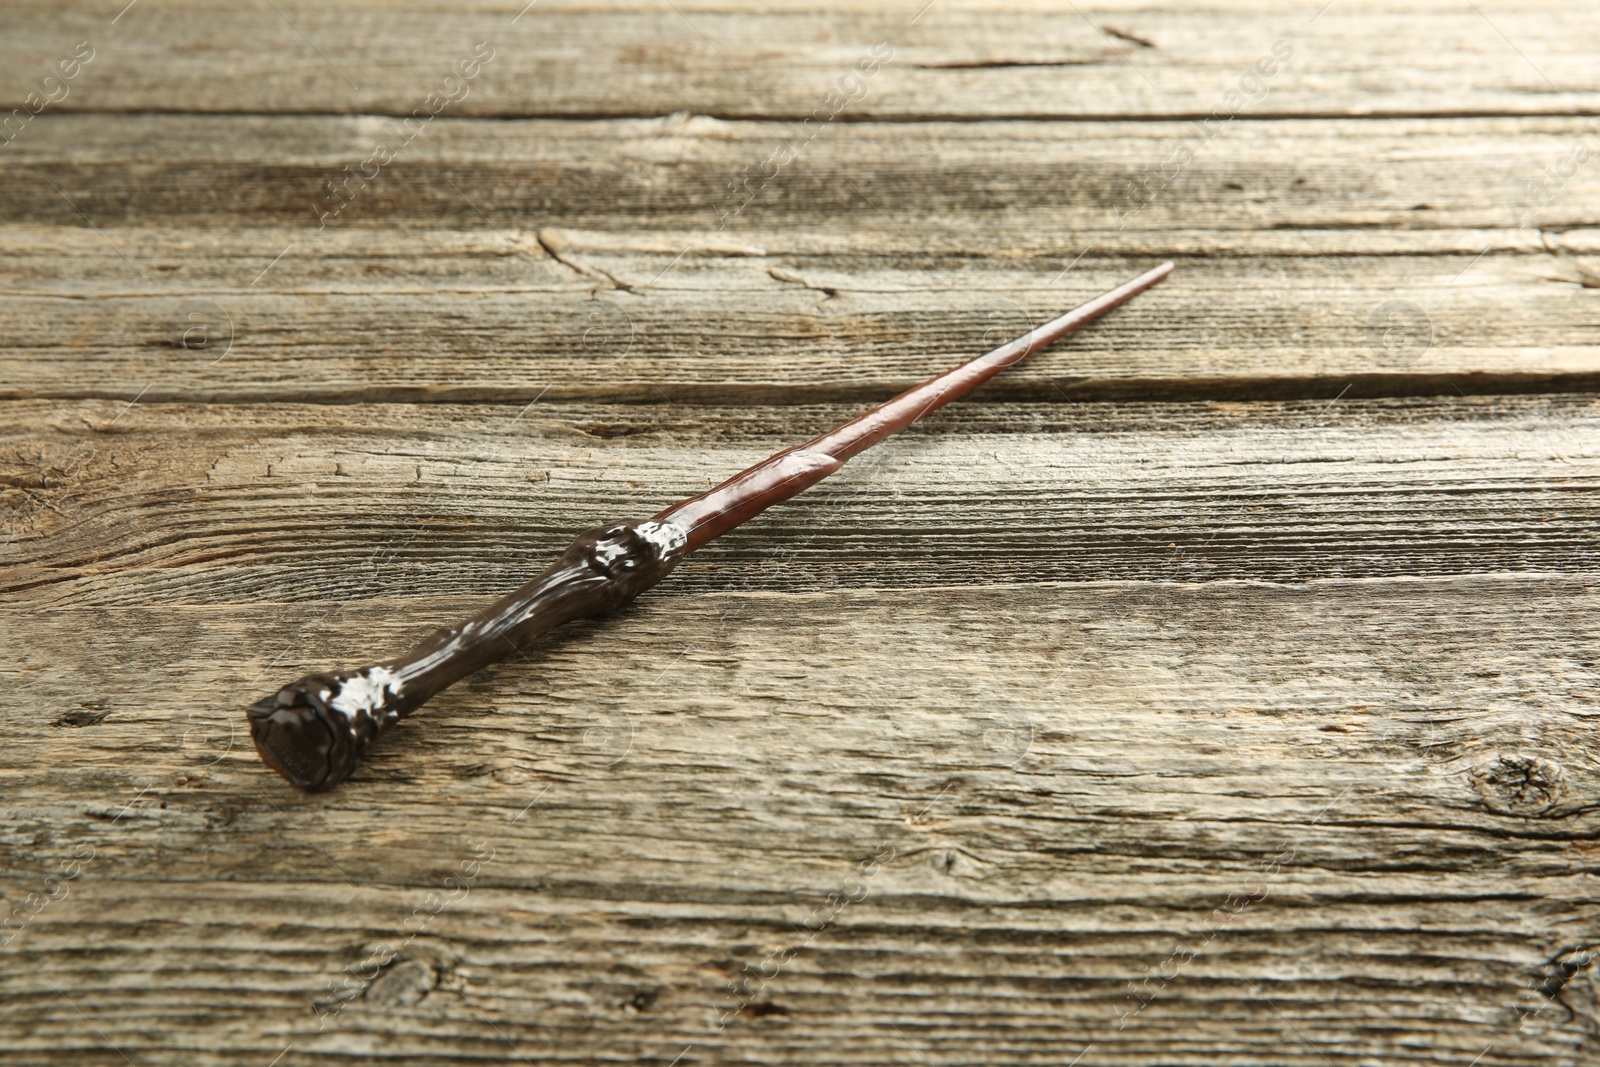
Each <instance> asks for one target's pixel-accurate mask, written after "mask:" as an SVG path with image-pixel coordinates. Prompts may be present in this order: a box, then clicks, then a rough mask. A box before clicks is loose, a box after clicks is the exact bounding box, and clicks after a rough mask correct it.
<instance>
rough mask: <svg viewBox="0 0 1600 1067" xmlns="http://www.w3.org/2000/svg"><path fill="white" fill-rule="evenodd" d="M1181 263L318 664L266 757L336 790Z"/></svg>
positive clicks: (267, 744) (310, 784)
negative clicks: (520, 669)
mask: <svg viewBox="0 0 1600 1067" xmlns="http://www.w3.org/2000/svg"><path fill="white" fill-rule="evenodd" d="M1171 273H1172V264H1171V263H1163V264H1161V266H1159V267H1156V268H1155V269H1154V270H1151V271H1147V272H1146V273H1144V274H1141V275H1139V277H1137V278H1135V279H1133V280H1132V281H1130V282H1127V283H1126V284H1124V285H1119V286H1118V287H1117V288H1115V289H1112V290H1111V291H1110V292H1108V293H1104V294H1102V295H1101V296H1097V297H1095V298H1094V299H1093V300H1091V301H1089V302H1088V303H1087V304H1084V305H1083V306H1082V307H1079V308H1075V309H1073V310H1072V311H1069V312H1067V313H1066V314H1065V315H1063V316H1061V317H1060V318H1059V319H1056V320H1055V321H1053V322H1048V323H1046V324H1045V325H1043V326H1040V327H1039V328H1038V329H1036V330H1034V331H1032V332H1031V333H1028V334H1025V335H1023V336H1022V337H1019V338H1017V339H1016V340H1015V341H1012V342H1011V343H1010V344H1006V345H1002V346H1000V347H999V348H997V349H995V350H994V351H993V352H990V353H988V354H987V355H983V356H979V357H978V358H977V359H974V360H972V361H971V362H970V363H964V364H962V365H961V366H959V367H957V368H955V369H954V370H952V371H947V372H946V373H944V374H941V375H939V376H938V377H937V378H932V379H930V380H928V381H926V382H923V383H922V384H921V385H919V386H917V387H915V388H913V389H908V390H906V391H905V392H904V393H901V394H900V395H899V396H897V397H895V398H894V399H893V400H891V401H889V402H888V403H886V404H883V405H881V406H879V407H875V408H873V409H872V410H871V411H869V412H867V413H866V414H864V415H860V416H857V417H856V418H854V419H851V420H850V421H849V422H847V423H845V424H844V425H843V426H840V427H838V428H837V429H834V430H830V431H828V432H827V433H825V434H823V435H822V436H821V437H818V438H816V439H815V440H812V441H807V442H806V443H805V444H803V445H798V446H796V447H794V448H786V449H784V450H783V451H782V452H779V453H778V454H777V455H775V456H773V457H771V458H770V459H766V460H763V461H762V462H760V463H757V464H756V465H755V466H754V467H751V468H750V469H749V470H746V471H741V472H740V473H738V474H735V475H734V476H733V477H732V478H729V479H728V480H727V481H725V482H723V483H722V484H721V485H719V486H717V487H716V488H715V489H712V490H710V491H708V492H705V493H701V494H700V495H699V496H695V497H690V498H689V499H688V500H684V501H680V502H679V503H677V504H673V505H672V506H671V507H669V508H667V509H666V510H664V511H660V512H657V513H656V514H655V515H653V516H651V517H650V518H648V519H637V520H627V521H622V522H614V523H610V524H608V525H605V526H596V527H595V528H594V529H592V530H588V531H585V532H584V533H582V534H580V535H579V536H578V539H577V540H576V541H574V542H573V543H572V546H571V547H570V548H568V549H567V550H566V552H564V553H562V555H561V558H560V559H558V560H556V561H555V563H553V564H551V565H550V568H549V569H548V570H546V571H545V572H544V573H543V574H541V575H539V576H538V577H537V578H535V579H534V580H533V581H531V582H529V583H528V584H527V585H524V586H523V587H522V588H520V589H518V590H516V591H515V592H513V593H511V594H509V595H507V596H505V597H502V598H501V599H499V600H497V601H495V602H494V603H493V604H490V605H489V606H488V607H486V608H484V609H483V610H482V611H480V612H479V613H478V614H476V615H474V616H473V617H472V618H470V619H468V620H467V621H466V622H464V623H461V624H460V625H458V626H449V627H446V628H445V629H442V630H437V631H435V632H434V633H433V634H432V635H431V636H429V637H428V638H427V639H425V640H424V641H422V642H421V643H420V644H418V645H417V646H416V647H415V648H413V649H411V651H409V652H407V653H405V654H404V655H402V656H398V657H396V658H394V659H388V660H384V661H383V662H382V663H379V664H377V665H375V666H372V667H362V668H360V669H359V670H350V671H335V672H332V673H328V674H311V675H307V676H306V677H304V678H301V679H300V680H299V681H297V682H294V683H292V684H290V685H287V686H284V687H283V688H282V689H280V690H278V692H277V693H275V694H273V695H272V696H269V697H266V698H265V699H263V700H261V701H259V702H258V703H256V704H254V705H252V706H251V708H250V712H249V714H250V732H251V735H252V736H253V737H254V738H255V743H256V751H257V752H259V753H261V758H262V759H263V760H265V761H266V762H267V765H268V766H269V767H271V768H272V769H273V770H275V771H277V772H278V773H279V774H281V775H283V776H284V777H285V778H287V779H288V780H289V781H291V782H293V783H294V784H295V785H297V786H299V787H300V788H301V789H309V790H321V789H332V788H333V787H334V786H336V785H338V784H339V783H340V782H343V781H344V780H345V779H346V778H349V777H350V775H351V774H352V773H353V772H354V771H355V769H356V767H357V765H358V764H359V763H360V762H361V757H362V755H363V754H364V753H365V752H366V750H367V746H368V745H370V744H372V742H373V741H374V740H375V739H376V738H377V736H378V735H379V734H380V733H381V732H383V730H384V729H385V728H386V727H388V726H389V725H390V724H391V723H393V722H396V721H398V720H399V719H403V718H405V717H406V716H407V715H409V714H411V712H413V711H415V710H416V709H417V708H418V707H420V706H421V705H422V704H423V703H425V702H426V701H427V700H428V699H430V698H431V697H432V696H433V695H434V694H436V693H438V692H440V691H442V690H444V689H446V688H448V687H449V686H451V685H454V684H455V683H456V682H458V681H460V680H461V679H462V678H464V677H466V676H467V675H469V674H471V673H472V672H473V671H476V670H479V669H481V668H483V667H485V666H487V665H489V664H491V663H494V662H496V661H498V660H502V659H504V658H506V657H507V656H509V655H511V654H512V653H513V652H515V651H517V650H518V649H520V648H522V647H523V646H524V645H526V644H528V643H529V642H530V641H532V640H533V639H534V638H536V637H539V636H540V635H541V634H544V633H546V632H548V631H549V630H551V629H553V628H555V627H557V626H559V625H561V624H562V623H564V622H570V621H571V620H573V619H577V618H582V617H584V616H586V615H599V614H603V613H605V612H608V611H614V610H616V609H617V608H620V607H622V606H623V605H624V604H627V603H628V602H629V601H631V600H633V598H635V597H637V596H638V595H639V594H640V593H643V592H644V591H645V590H646V589H649V588H650V587H651V586H653V585H655V584H656V583H657V582H659V581H661V579H663V578H665V577H666V576H667V575H668V574H670V573H671V572H672V569H673V568H674V567H676V566H677V565H678V564H679V563H681V562H683V560H684V557H686V556H688V554H689V553H691V552H693V551H694V550H695V549H697V548H700V547H701V546H703V545H705V544H707V543H709V542H711V541H712V540H714V539H716V538H718V537H721V536H722V535H723V534H725V533H727V532H728V531H729V530H732V529H733V528H734V527H736V526H738V525H740V524H741V523H743V522H745V521H746V520H748V519H750V518H752V517H754V516H756V515H759V514H760V513H761V512H763V511H765V510H766V509H767V508H769V507H771V506H772V505H773V504H776V503H778V502H780V501H783V500H787V499H789V498H790V497H792V496H794V495H795V494H796V493H799V492H800V491H802V490H804V489H808V488H810V487H811V486H813V485H815V484H817V483H818V482H820V481H822V479H824V478H826V477H827V476H828V475H830V474H832V473H833V472H834V471H836V470H838V469H839V468H840V467H842V466H844V464H845V462H846V461H847V460H849V459H850V457H852V456H854V455H855V454H856V453H857V452H861V451H863V450H865V449H867V448H870V447H872V446H873V445H875V444H877V443H878V442H879V441H882V440H883V439H884V438H885V437H888V436H889V435H890V434H893V433H895V432H896V431H898V430H902V429H904V428H905V427H907V426H909V425H911V424H912V423H913V422H916V421H917V420H918V419H920V418H922V416H924V415H926V414H928V413H929V412H930V411H934V410H936V409H938V408H940V407H943V406H944V405H945V404H948V403H949V402H950V401H952V400H954V399H956V398H957V397H960V396H965V395H966V394H967V393H968V392H970V391H971V390H972V389H974V388H975V387H977V386H978V385H979V384H981V383H983V382H985V381H987V380H988V379H990V378H992V377H994V376H995V375H996V374H999V373H1000V372H1001V371H1002V370H1004V369H1005V368H1007V367H1009V366H1012V365H1013V364H1016V363H1020V362H1022V361H1023V360H1024V359H1026V358H1027V357H1028V356H1029V355H1031V354H1032V353H1033V352H1035V351H1037V350H1039V349H1040V348H1043V347H1044V346H1045V345H1048V344H1050V343H1051V342H1052V341H1054V340H1056V339H1057V338H1059V337H1062V336H1064V335H1066V334H1069V333H1071V332H1072V331H1073V330H1076V329H1077V328H1078V327H1080V326H1082V325H1083V324H1084V323H1087V322H1092V321H1093V320H1095V319H1097V318H1099V317H1100V316H1101V315H1104V314H1105V313H1106V312H1108V311H1110V310H1111V309H1112V308H1114V307H1116V306H1117V305H1119V304H1121V303H1122V302H1123V301H1125V300H1128V299H1130V298H1131V297H1133V296H1135V295H1136V294H1138V293H1141V292H1143V291H1144V290H1146V289H1148V288H1150V287H1151V286H1152V285H1155V284H1156V283H1157V282H1159V281H1161V280H1162V279H1163V278H1165V277H1166V276H1167V275H1168V274H1171Z"/></svg>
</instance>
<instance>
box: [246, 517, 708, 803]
mask: <svg viewBox="0 0 1600 1067" xmlns="http://www.w3.org/2000/svg"><path fill="white" fill-rule="evenodd" d="M686 545H687V534H686V532H685V531H684V530H683V528H682V527H680V526H675V525H673V524H671V523H660V522H655V521H653V520H637V521H630V522H620V523H612V524H610V525H607V526H597V527H595V528H594V529H592V530H587V531H585V532H584V533H582V534H580V535H579V536H578V539H577V540H576V541H574V542H573V543H572V544H571V545H570V546H569V547H568V548H567V550H566V551H565V552H563V553H562V554H561V558H560V559H558V560H556V561H555V563H553V564H551V565H550V566H549V567H548V568H547V569H546V570H545V571H544V573H542V574H540V575H539V576H538V577H537V578H535V579H533V580H532V581H531V582H528V583H527V584H526V585H524V586H522V587H521V588H519V589H517V590H516V591H515V592H513V593H511V594H509V595H508V596H504V597H502V598H500V599H499V600H497V601H495V602H494V603H493V604H490V605H489V606H488V607H487V608H484V609H483V610H482V611H480V612H478V614H476V615H474V616H473V617H472V618H470V619H468V620H467V621H466V622H463V623H461V624H459V625H456V626H447V627H445V628H443V629H440V630H435V631H434V632H433V633H432V634H430V635H429V636H428V637H426V638H424V639H423V640H422V641H421V642H419V643H418V644H417V645H415V646H414V647H413V648H412V649H411V650H410V651H409V652H407V653H405V654H404V655H402V656H398V657H396V658H394V659H389V660H384V661H383V662H382V663H378V664H374V665H373V666H371V667H363V668H360V669H358V670H347V671H336V672H331V673H323V674H311V675H307V676H306V677H304V678H301V679H300V680H298V681H296V682H292V683H290V684H289V685H286V686H284V687H283V688H282V689H280V690H278V692H276V693H274V694H273V695H272V696H269V697H266V698H265V699H263V700H261V701H258V702H257V703H256V704H254V705H252V706H251V708H250V711H249V715H250V734H251V737H253V738H254V739H255V744H256V751H257V752H259V753H260V755H261V758H262V759H263V760H264V761H265V762H266V763H267V765H268V766H270V767H271V768H272V769H273V770H275V771H277V772H278V773H279V774H281V775H282V776H283V777H284V778H286V779H288V780H289V781H290V782H292V783H293V784H295V785H297V786H299V787H300V788H301V789H305V790H309V791H312V792H318V791H321V790H324V789H332V788H333V787H334V786H336V785H338V784H339V783H340V782H343V781H344V780H345V779H347V778H349V777H350V775H351V774H352V773H354V772H355V769H356V767H358V766H359V765H360V763H361V757H362V756H363V755H364V754H365V753H366V750H367V748H368V746H370V745H371V744H372V742H373V741H375V740H377V738H378V735H379V734H380V733H382V732H383V731H384V729H386V728H387V727H389V726H390V725H392V724H394V723H395V722H398V721H399V720H400V719H403V718H405V717H406V716H407V715H409V714H411V712H413V711H415V710H416V709H417V708H419V707H421V706H422V705H423V704H424V703H426V702H427V701H428V700H429V699H431V698H432V697H433V696H435V695H436V694H438V693H440V692H442V691H443V690H445V689H447V688H449V687H450V686H451V685H454V684H455V683H456V682H458V681H460V680H461V679H462V678H464V677H466V676H467V675H468V674H471V673H472V672H473V671H476V670H479V669H480V668H483V667H486V666H488V665H489V664H491V663H495V662H498V661H499V660H502V659H505V658H506V657H507V656H509V655H511V654H512V653H513V652H517V651H519V650H520V649H521V648H523V647H524V646H526V645H527V644H528V643H529V642H531V641H533V640H534V639H535V638H537V637H540V636H541V635H543V634H545V633H548V632H549V631H551V630H553V629H555V628H556V627H557V626H560V625H561V624H562V623H564V622H571V621H572V620H573V619H578V618H583V617H585V616H589V615H601V614H604V613H606V612H609V611H615V610H616V609H617V608H620V607H622V606H623V605H624V604H627V603H629V602H630V601H632V600H633V599H634V598H635V597H637V596H638V595H639V594H641V593H643V592H644V591H645V590H647V589H649V588H650V587H651V586H653V585H655V584H656V583H657V582H659V581H661V579H663V578H665V577H666V576H667V575H668V574H670V573H671V572H672V569H673V568H674V567H676V566H677V565H678V563H679V562H680V561H681V560H682V559H683V557H684V554H685V552H684V549H685V547H686Z"/></svg>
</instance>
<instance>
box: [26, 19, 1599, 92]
mask: <svg viewBox="0 0 1600 1067" xmlns="http://www.w3.org/2000/svg"><path fill="white" fill-rule="evenodd" d="M120 6H121V5H119V4H107V5H88V4H82V3H76V4H54V3H41V2H39V0H25V2H23V3H19V4H13V5H10V9H11V10H12V11H14V12H15V15H14V16H13V17H14V18H16V20H17V22H18V24H19V25H18V30H17V32H13V33H9V34H7V35H6V39H5V41H4V44H3V46H0V70H3V71H5V74H4V76H3V78H0V99H7V100H11V99H15V100H18V101H20V100H21V99H22V98H23V97H24V96H25V94H26V93H27V92H28V91H30V89H32V88H34V86H35V83H36V82H37V80H38V78H39V77H40V76H42V75H44V74H46V73H48V71H49V69H50V64H51V63H53V62H54V61H55V60H56V59H58V58H60V57H61V56H65V55H69V54H71V52H72V49H73V46H74V45H76V44H77V43H78V42H79V41H82V40H88V41H90V42H91V44H92V45H93V46H94V47H95V49H96V55H95V58H94V60H93V61H92V62H91V63H90V64H89V65H88V66H87V67H85V68H84V70H83V72H82V74H81V75H80V76H79V77H78V78H77V79H75V80H74V82H73V83H72V88H71V91H70V93H69V95H68V96H67V97H66V98H65V99H64V100H62V101H61V102H60V106H61V107H62V108H63V109H69V110H95V111H126V112H149V111H203V112H243V113H254V112H263V111H264V112H271V113H278V114H282V113H321V114H326V113H354V114H389V115H408V114H410V113H411V112H412V110H413V109H414V108H418V107H421V106H423V104H424V101H425V99H426V97H427V94H428V93H430V92H433V91H436V90H440V89H441V85H442V80H443V78H444V77H445V76H447V75H448V74H449V73H450V72H451V70H452V69H454V67H455V65H456V64H457V63H458V62H459V61H460V60H462V59H463V58H464V57H467V56H470V55H471V54H472V51H473V46H474V45H475V44H476V43H477V42H480V41H484V42H491V43H492V46H493V47H494V49H495V52H494V58H493V59H492V60H491V61H490V62H489V63H488V64H487V65H486V66H485V67H484V68H483V70H482V72H481V73H480V74H479V75H478V76H477V77H476V78H475V79H473V80H472V81H471V83H470V91H469V92H468V94H467V95H466V96H465V98H464V99H461V100H459V102H457V103H455V104H453V105H452V106H451V110H452V111H453V112H454V113H456V114H462V115H485V116H495V117H506V116H518V117H521V116H529V115H541V116H566V115H582V116H594V115H605V116H613V117H624V116H637V115H641V114H645V115H664V114H667V113H669V112H673V111H692V112H695V113H697V114H710V115H717V116H721V117H729V118H787V119H796V120H798V119H803V118H804V117H806V116H808V115H811V114H813V113H814V112H815V111H816V110H818V109H819V108H822V107H824V106H825V102H826V100H827V98H828V96H829V94H830V93H834V92H838V91H839V79H840V78H841V77H843V76H845V75H846V74H848V73H849V71H850V70H851V69H852V68H853V67H854V65H855V64H856V63H857V62H858V61H859V60H860V59H861V58H862V57H863V56H866V55H868V54H869V53H870V51H871V49H872V47H873V45H874V44H876V43H877V42H880V41H882V42H886V43H888V44H889V45H891V46H892V47H893V49H894V52H893V59H892V61H890V62H889V63H888V64H887V65H886V66H884V67H883V68H882V69H881V70H880V72H879V73H878V74H877V75H876V76H875V77H873V78H872V79H871V80H870V81H869V82H868V83H867V87H868V88H867V92H866V95H865V96H864V97H862V98H860V99H859V100H857V101H855V102H854V103H852V104H851V105H850V106H849V107H848V108H847V109H846V110H845V111H844V114H845V115H847V116H848V117H850V118H854V119H889V120H897V121H899V120H907V119H923V118H928V117H938V118H956V119H990V118H1018V117H1047V118H1071V119H1085V118H1088V119H1094V118H1107V117H1119V116H1140V117H1173V116H1179V117H1184V118H1189V117H1203V116H1206V115H1209V114H1211V113H1212V111H1213V109H1215V108H1218V107H1219V106H1222V105H1223V103H1224V100H1225V96H1226V94H1227V93H1228V92H1229V91H1232V90H1235V89H1236V88H1237V85H1238V82H1239V79H1240V78H1241V77H1242V76H1244V75H1246V74H1247V73H1248V72H1249V71H1250V70H1251V69H1252V68H1253V67H1254V65H1255V64H1256V63H1257V61H1258V60H1259V59H1260V58H1261V57H1262V56H1263V55H1268V54H1270V50H1271V49H1272V47H1273V45H1274V44H1275V43H1276V42H1280V41H1281V42H1285V43H1287V44H1289V45H1290V46H1291V47H1292V49H1293V58H1292V59H1291V60H1290V61H1289V62H1288V63H1287V64H1286V65H1285V66H1284V67H1283V68H1282V69H1281V70H1279V71H1278V72H1277V73H1276V74H1275V75H1274V76H1273V77H1272V78H1271V79H1270V81H1269V82H1268V92H1267V94H1266V95H1265V96H1264V97H1263V98H1261V99H1259V100H1257V101H1256V102H1255V103H1254V104H1253V105H1252V107H1253V108H1255V109H1257V110H1259V111H1261V112H1262V113H1265V114H1269V115H1302V116H1328V115H1369V114H1374V113H1376V114H1402V115H1406V114H1417V115H1443V116H1453V115H1461V114H1496V115H1501V114H1532V115H1548V114H1573V113H1578V114H1590V115H1593V114H1596V113H1600V91H1597V90H1596V88H1595V84H1594V78H1593V64H1592V58H1593V56H1594V53H1595V51H1596V49H1597V48H1600V31H1597V30H1596V27H1595V24H1594V20H1593V19H1592V18H1591V17H1589V15H1590V13H1589V12H1587V11H1586V10H1582V9H1580V8H1576V7H1574V6H1572V5H1570V4H1562V3H1557V2H1554V0H1538V2H1532V3H1519V4H1516V5H1510V4H1503V3H1502V4H1486V5H1478V7H1479V10H1474V7H1473V5H1470V4H1460V3H1454V2H1451V0H1431V2H1426V3H1413V4H1408V5H1406V10H1404V11H1396V10H1394V9H1393V5H1390V4H1383V3H1377V2H1374V0H1367V2H1361V0H1339V2H1338V3H1336V4H1332V5H1324V3H1322V2H1321V0H1318V2H1307V3H1296V4H1289V5H1265V4H1261V3H1258V2H1255V0H1220V2H1219V0H1208V2H1204V3H1200V4H1195V5H1177V4H1150V3H1147V2H1144V0H1111V2H1097V3H1093V4H1084V5H1067V6H1063V5H1060V4H1056V3H1050V2H1048V0H1033V2H1023V3H1013V2H1007V3H1005V4H996V3H992V2H982V0H979V2H967V3H950V2H947V0H939V2H938V3H936V4H932V5H928V4H926V2H925V0H910V2H904V3H895V4H891V5H881V6H878V7H873V8H865V9H863V8H860V7H859V6H857V5H854V4H849V3H841V2H839V0H829V2H823V3H818V2H814V0H803V2H794V3H778V4H770V5H768V4H763V5H760V6H759V7H758V6H756V5H751V4H748V3H729V2H724V0H711V2H704V0H698V2H673V3H659V2H643V3H641V2H638V0H619V2H614V3H607V2H603V0H601V2H596V0H582V2H577V3H571V2H569V3H551V2H549V0H543V2H541V3H539V4H538V5H537V6H535V7H533V8H531V9H526V13H525V14H524V15H523V16H522V17H520V18H518V17H517V16H518V12H519V11H524V10H525V3H524V2H523V0H498V2H483V0H477V2H472V3H464V4H448V5H443V4H439V3H426V2H417V0H412V2H407V3H389V2H372V3H359V2H358V3H348V4H341V5H339V6H338V7H319V6H317V5H305V4H294V3H283V4H279V3H274V4H271V5H261V6H248V7H243V8H241V7H239V6H238V5H235V4H229V3H227V2H226V0H198V2H197V0H178V2H170V0H169V2H167V3H163V4H159V5H156V4H148V3H145V4H141V5H140V6H139V7H136V8H134V9H133V10H132V11H129V12H128V14H127V15H126V16H125V17H122V18H119V19H118V20H117V22H116V23H115V24H112V23H111V22H110V19H111V18H112V16H113V15H115V14H116V11H115V10H114V9H115V8H119V7H120ZM919 12H921V17H920V18H919V17H918V14H919ZM1119 34H1120V35H1119Z"/></svg>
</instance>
